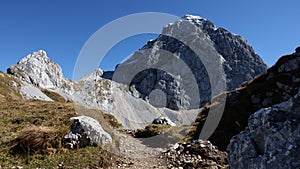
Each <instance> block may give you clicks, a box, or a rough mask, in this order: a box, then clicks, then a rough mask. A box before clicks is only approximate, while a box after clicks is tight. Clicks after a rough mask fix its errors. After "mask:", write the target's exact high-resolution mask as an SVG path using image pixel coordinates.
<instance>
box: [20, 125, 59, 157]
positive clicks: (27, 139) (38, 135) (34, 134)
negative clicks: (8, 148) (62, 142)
mask: <svg viewBox="0 0 300 169" xmlns="http://www.w3.org/2000/svg"><path fill="white" fill-rule="evenodd" d="M56 139H57V140H58V139H59V133H58V131H57V130H56V129H55V128H53V127H44V126H34V125H33V126H28V127H26V128H24V129H23V130H21V131H20V134H19V137H18V138H17V139H16V142H17V143H18V145H17V146H16V148H15V150H17V151H18V153H22V152H24V153H42V154H43V153H45V151H47V149H51V148H59V147H57V146H56V145H55V140H56Z"/></svg>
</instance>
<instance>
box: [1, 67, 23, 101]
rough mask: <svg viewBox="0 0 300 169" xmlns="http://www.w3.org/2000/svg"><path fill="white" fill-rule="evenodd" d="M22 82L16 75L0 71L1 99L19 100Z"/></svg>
mask: <svg viewBox="0 0 300 169" xmlns="http://www.w3.org/2000/svg"><path fill="white" fill-rule="evenodd" d="M19 88H20V82H19V80H18V79H16V78H15V77H14V76H11V75H8V74H5V73H3V72H0V101H4V100H19V99H21V95H20V93H19Z"/></svg>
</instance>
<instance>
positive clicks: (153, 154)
mask: <svg viewBox="0 0 300 169" xmlns="http://www.w3.org/2000/svg"><path fill="white" fill-rule="evenodd" d="M118 136H119V142H118V143H116V144H117V151H118V152H115V154H116V155H118V156H119V158H118V159H117V161H116V163H115V164H114V165H113V166H112V167H111V169H115V168H122V169H128V168H133V169H135V168H136V169H151V168H157V169H165V168H167V162H166V159H165V158H164V156H162V153H163V152H164V151H165V149H162V148H152V147H149V146H147V145H144V144H143V142H142V140H139V139H136V138H133V137H132V136H130V135H127V134H123V133H118Z"/></svg>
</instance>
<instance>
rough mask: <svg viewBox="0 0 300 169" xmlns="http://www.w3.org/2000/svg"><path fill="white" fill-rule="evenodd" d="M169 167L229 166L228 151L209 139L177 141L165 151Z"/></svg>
mask: <svg viewBox="0 0 300 169" xmlns="http://www.w3.org/2000/svg"><path fill="white" fill-rule="evenodd" d="M165 156H166V157H167V161H168V168H182V169H189V168H203V169H217V168H221V169H226V168H228V162H227V153H226V152H223V151H220V150H218V148H217V147H215V146H214V145H212V144H211V143H210V142H209V141H203V140H194V141H193V142H189V143H183V144H181V143H180V144H178V143H176V144H175V145H174V146H173V147H172V148H171V149H170V150H168V151H167V152H166V153H165Z"/></svg>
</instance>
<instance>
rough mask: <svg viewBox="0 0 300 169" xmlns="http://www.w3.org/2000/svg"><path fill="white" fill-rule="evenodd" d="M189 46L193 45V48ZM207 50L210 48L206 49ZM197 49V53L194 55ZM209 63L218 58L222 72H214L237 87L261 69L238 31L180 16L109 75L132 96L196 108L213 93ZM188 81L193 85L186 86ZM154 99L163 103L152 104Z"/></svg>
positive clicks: (262, 64)
mask: <svg viewBox="0 0 300 169" xmlns="http://www.w3.org/2000/svg"><path fill="white" fill-rule="evenodd" d="M193 39H198V41H199V44H195V43H196V42H194V41H193ZM187 43H188V44H187ZM193 45H196V46H195V47H194V48H193V47H192V46H193ZM193 49H197V50H198V52H197V51H194V50H193ZM208 49H210V50H212V51H213V52H208V51H209V50H208ZM199 53H200V54H201V56H199V55H197V54H199ZM204 55H209V56H210V55H218V57H219V58H218V59H219V61H218V59H211V60H208V61H204V60H205V59H206V58H205V57H204ZM208 58H209V57H208ZM178 60H181V62H182V63H180V62H179V61H178ZM203 61H204V62H203ZM214 62H221V63H220V65H221V66H223V68H224V72H225V74H224V76H223V75H220V76H223V77H220V79H221V78H226V81H227V82H226V84H227V87H228V90H233V89H235V88H237V87H239V86H240V85H241V84H242V83H243V82H245V81H250V80H252V79H253V78H254V77H255V76H257V75H260V74H263V73H265V72H266V69H267V66H266V65H265V64H264V62H263V61H262V59H261V58H260V57H259V56H258V55H257V54H256V53H255V52H254V50H253V49H252V47H251V46H250V45H249V44H248V43H247V41H246V40H244V39H243V38H242V37H241V36H239V35H235V34H232V33H230V32H228V31H227V30H225V29H223V28H216V27H215V26H214V24H213V23H212V22H210V21H209V20H207V19H204V18H201V17H198V16H192V15H186V16H184V17H183V18H181V19H179V20H178V21H176V22H174V23H171V24H169V25H167V26H166V27H164V29H163V32H162V34H161V35H160V36H159V37H158V38H157V39H156V40H153V41H149V42H148V43H147V44H146V45H145V46H144V47H143V48H141V49H140V50H139V51H137V52H136V53H135V54H134V55H132V56H131V57H130V58H129V59H128V60H127V61H125V62H124V63H122V64H120V65H118V67H117V68H116V72H115V73H117V74H118V73H119V71H122V72H121V73H120V75H119V77H118V75H114V76H113V80H115V81H117V82H121V83H125V84H128V85H130V91H131V92H132V94H133V95H134V96H135V97H138V98H143V99H145V100H147V101H149V102H150V103H151V104H152V105H154V106H156V107H167V108H170V109H173V110H180V109H193V108H199V107H202V106H203V105H204V104H205V103H207V102H209V101H210V99H211V95H213V96H214V95H217V94H219V93H211V89H212V87H215V86H211V85H215V84H211V83H210V80H211V79H210V78H211V77H209V72H207V71H208V70H209V68H208V67H213V64H214ZM142 68H144V69H142ZM110 74H111V72H110ZM106 76H107V75H106ZM110 76H111V75H110ZM190 77H191V79H189V78H190ZM192 78H195V79H192ZM128 79H130V80H131V81H128ZM193 81H195V86H192V85H191V84H192V83H191V82H193ZM188 82H189V83H188ZM153 90H160V91H162V93H164V94H162V95H161V97H165V99H164V100H159V101H157V99H156V98H151V94H152V92H153ZM196 91H198V92H199V94H197V93H198V92H196ZM195 94H196V95H199V97H200V98H197V99H198V100H197V99H194V98H193V95H195ZM161 97H160V98H161ZM153 100H154V101H153ZM199 100H200V101H199ZM157 102H158V103H164V105H160V104H158V105H157V104H156V103H157Z"/></svg>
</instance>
